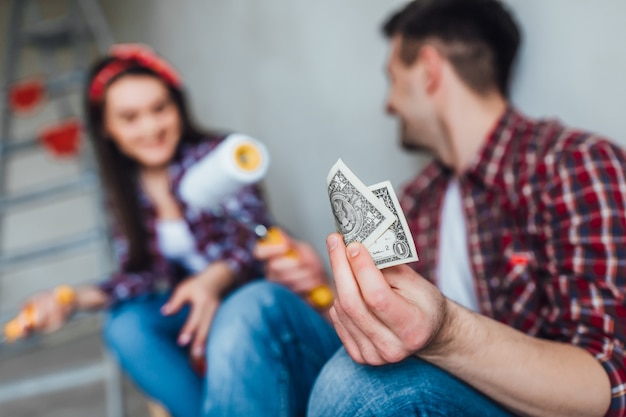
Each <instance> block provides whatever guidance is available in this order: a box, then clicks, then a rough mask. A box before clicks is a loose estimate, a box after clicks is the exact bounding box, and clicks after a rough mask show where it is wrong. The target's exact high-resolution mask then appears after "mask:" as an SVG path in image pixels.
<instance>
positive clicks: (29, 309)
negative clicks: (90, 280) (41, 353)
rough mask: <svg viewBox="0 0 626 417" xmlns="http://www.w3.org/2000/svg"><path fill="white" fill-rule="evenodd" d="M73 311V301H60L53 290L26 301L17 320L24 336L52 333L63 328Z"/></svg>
mask: <svg viewBox="0 0 626 417" xmlns="http://www.w3.org/2000/svg"><path fill="white" fill-rule="evenodd" d="M74 310H76V302H75V300H74V299H72V300H63V299H60V298H59V296H58V294H57V292H56V291H55V290H49V291H43V292H40V293H38V294H35V295H34V296H32V297H30V298H29V299H27V300H26V302H25V303H24V304H23V305H22V310H21V313H20V316H18V318H17V320H18V321H19V322H20V324H21V325H23V329H22V330H23V331H24V333H26V334H27V333H29V332H43V333H52V332H54V331H57V330H59V329H60V328H62V327H63V325H64V324H65V323H66V322H67V320H68V318H69V317H70V316H71V315H72V313H73V312H74ZM26 316H29V317H28V318H27V317H26ZM22 317H23V319H22ZM31 318H32V319H31Z"/></svg>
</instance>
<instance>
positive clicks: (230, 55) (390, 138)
mask: <svg viewBox="0 0 626 417" xmlns="http://www.w3.org/2000/svg"><path fill="white" fill-rule="evenodd" d="M507 2H508V3H509V4H510V5H511V7H512V9H513V11H514V12H515V14H516V15H517V17H518V19H519V21H520V23H521V25H522V28H523V32H524V35H525V43H524V45H523V48H522V51H521V59H520V61H519V65H518V71H517V77H516V79H515V83H514V88H513V101H514V103H515V104H516V105H518V106H519V107H520V108H521V109H522V110H523V111H525V112H527V113H528V114H531V115H533V116H556V117H558V118H560V119H562V120H563V121H565V122H567V123H568V124H572V125H575V126H579V127H583V128H586V129H591V130H593V131H597V132H601V133H604V134H606V135H609V136H611V137H612V138H614V139H615V140H616V141H618V142H620V143H621V144H623V145H626V122H625V121H624V116H623V114H622V113H623V112H624V110H625V109H626V80H625V77H626V75H625V74H626V53H625V52H624V45H625V44H626V26H625V25H624V24H623V22H624V21H625V20H624V19H625V18H626V2H625V1H623V0H508V1H507ZM42 3H43V4H44V5H45V6H46V8H47V10H48V12H49V13H50V14H54V13H55V12H57V11H56V9H60V8H61V5H62V4H63V3H64V2H63V1H62V0H47V1H45V2H42ZM101 3H102V5H103V7H104V9H105V12H106V15H107V18H108V20H109V22H110V24H111V26H112V28H113V31H114V34H115V36H116V38H117V40H118V41H124V42H128V41H132V42H146V43H149V44H152V45H153V46H154V47H155V48H156V49H157V50H158V51H159V52H161V53H162V54H163V55H165V56H166V57H168V58H169V59H170V60H171V61H172V62H173V63H174V64H175V66H176V67H178V68H179V70H180V71H181V72H182V74H183V76H184V77H185V80H186V84H187V86H188V87H189V93H190V98H191V102H192V105H193V109H194V113H195V115H196V117H197V119H198V120H199V121H200V122H201V123H202V124H204V125H206V126H211V127H220V128H226V129H231V130H237V131H241V132H245V133H248V134H251V135H254V136H256V137H257V138H259V139H260V140H262V141H264V142H265V143H266V144H267V145H268V146H269V148H270V151H271V153H272V157H273V164H272V167H271V170H270V173H269V175H268V178H267V183H266V186H267V189H268V191H269V198H270V202H271V206H272V209H273V212H274V215H275V217H276V218H277V220H278V222H280V223H281V224H283V225H284V226H286V227H287V228H288V229H290V230H291V231H292V232H293V233H295V234H296V235H298V236H300V237H302V238H304V239H307V240H309V241H311V242H313V243H314V244H315V245H316V247H317V248H318V249H319V250H320V252H321V253H323V254H324V256H325V251H324V239H325V237H326V235H327V234H328V233H329V232H330V231H332V229H333V224H332V220H331V214H330V208H329V204H328V199H327V195H326V190H325V177H326V173H327V172H328V169H329V168H330V166H331V165H332V164H333V163H334V162H335V160H336V159H337V158H339V157H341V158H343V159H344V160H345V161H346V162H347V163H348V164H349V165H350V166H351V167H352V168H353V169H354V171H355V172H356V173H357V174H358V175H359V176H360V177H361V178H362V179H363V180H364V182H366V183H374V182H377V181H381V180H384V179H390V180H391V181H392V182H393V184H394V185H395V186H396V188H399V186H400V185H401V184H402V183H403V182H405V181H406V180H408V179H409V178H411V177H412V176H413V175H414V174H415V173H416V172H417V171H418V170H419V169H420V167H421V166H422V165H423V163H424V160H423V159H420V158H418V157H416V156H408V155H404V154H403V153H402V152H401V151H400V150H399V148H398V147H397V145H396V143H397V135H396V125H395V122H394V121H393V120H391V119H390V118H388V117H387V116H385V115H384V113H383V103H384V97H385V92H386V80H385V76H384V73H383V65H384V60H385V55H386V53H387V45H386V42H385V41H384V40H383V39H382V37H381V36H380V34H379V27H380V24H381V22H382V21H383V19H384V18H385V17H386V16H387V15H388V14H389V13H390V12H391V11H392V10H394V9H395V8H396V7H397V6H399V5H400V4H402V3H403V1H399V0H393V1H380V0H340V1H338V0H332V1H331V0H318V1H302V0H264V1H258V0H176V1H174V0H102V1H101ZM7 4H8V0H0V40H2V41H1V42H0V53H2V52H3V49H4V47H5V39H6V38H5V36H4V34H5V32H6V19H5V18H6V11H7ZM1 56H2V55H0V59H1ZM26 58H27V59H26V61H27V67H28V66H29V65H31V66H33V68H32V72H37V71H38V69H37V68H36V66H35V64H36V61H35V59H34V57H33V55H32V53H31V54H28V55H27V57H26ZM2 69H3V66H2V62H0V72H2ZM49 115H50V110H49V109H44V110H43V111H41V112H40V113H38V114H37V115H36V117H35V118H34V119H24V120H21V121H20V124H19V126H18V130H19V131H21V132H24V133H25V134H26V133H27V132H29V131H32V130H33V129H34V127H35V126H37V125H38V123H40V122H43V121H44V120H45V119H46V118H47V117H48V116H49ZM75 172H76V167H75V166H74V165H73V164H72V163H71V162H69V161H65V162H59V161H54V160H52V159H51V158H50V157H49V156H47V155H46V154H45V153H41V152H40V153H33V154H30V155H26V156H25V157H23V158H21V159H19V160H16V161H15V163H14V164H13V165H12V175H11V178H10V184H9V185H10V187H11V189H19V188H23V187H27V186H30V185H34V184H37V183H40V181H42V180H44V181H45V180H50V179H62V178H66V177H71V176H72V175H74V174H75ZM87 207H88V205H87V204H86V202H85V201H83V200H81V199H80V198H77V199H75V200H74V201H69V202H65V203H58V204H57V205H55V206H53V207H48V208H46V209H45V210H44V208H33V209H31V210H29V211H25V212H22V213H18V214H16V215H14V216H13V217H9V218H7V231H8V232H9V233H8V234H7V235H6V236H4V237H3V245H4V246H5V247H9V248H19V247H24V246H26V245H28V244H31V243H33V242H41V241H45V240H49V239H52V238H54V237H55V236H62V235H64V234H68V233H69V232H73V231H77V230H78V229H81V228H86V227H88V226H89V223H90V218H89V214H88V211H87V210H88V208H87ZM44 211H45V212H44ZM93 265H94V262H93V260H92V259H91V258H90V257H89V256H87V255H85V256H82V257H74V258H72V259H69V260H63V261H62V260H55V261H54V262H50V263H48V264H47V265H46V266H45V268H44V267H43V266H40V265H30V266H29V268H27V269H24V270H19V271H11V272H10V274H8V275H7V274H4V275H3V277H2V280H3V283H2V289H3V292H2V296H1V297H0V298H1V299H0V309H1V307H2V305H3V306H4V307H5V308H6V307H7V305H16V304H17V302H18V301H19V299H21V298H22V297H23V296H24V295H25V294H28V293H29V292H32V291H33V290H35V289H37V288H41V287H46V286H49V285H50V283H53V282H63V281H70V282H75V281H80V280H85V279H88V278H92V277H93V276H94V274H95V272H94V271H93V268H94V267H93ZM7 303H9V304H7Z"/></svg>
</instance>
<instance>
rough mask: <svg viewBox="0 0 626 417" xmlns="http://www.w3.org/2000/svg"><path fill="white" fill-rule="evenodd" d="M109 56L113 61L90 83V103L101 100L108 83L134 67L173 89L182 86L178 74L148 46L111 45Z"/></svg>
mask: <svg viewBox="0 0 626 417" xmlns="http://www.w3.org/2000/svg"><path fill="white" fill-rule="evenodd" d="M109 56H111V57H112V58H114V59H113V60H112V61H111V62H109V63H108V64H107V65H105V66H104V67H103V68H102V69H101V70H100V71H99V72H98V73H97V74H96V75H95V76H94V77H93V80H92V81H91V85H90V86H89V100H90V101H100V100H102V99H103V98H104V91H105V89H106V87H107V86H108V84H109V82H110V81H111V80H112V79H113V78H114V77H116V76H117V75H119V74H120V73H121V72H123V71H124V70H126V69H127V68H130V67H132V66H135V65H139V66H142V67H146V68H148V69H151V70H152V71H154V72H155V73H156V74H157V75H158V76H160V77H161V78H163V79H164V80H165V82H167V83H168V84H170V85H172V86H174V87H178V88H180V87H181V86H182V80H181V78H180V75H178V72H177V71H176V70H175V69H174V68H173V67H172V66H171V65H170V64H168V63H167V62H166V61H165V60H164V59H162V58H161V57H159V56H158V55H157V54H155V53H154V51H152V49H150V48H149V47H148V46H145V45H141V44H118V45H113V46H112V47H111V49H110V51H109Z"/></svg>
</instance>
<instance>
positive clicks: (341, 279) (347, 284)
mask: <svg viewBox="0 0 626 417" xmlns="http://www.w3.org/2000/svg"><path fill="white" fill-rule="evenodd" d="M326 246H327V248H328V256H329V257H330V267H331V269H332V270H333V277H334V279H335V286H336V288H337V297H338V298H340V299H343V300H350V301H351V303H359V302H361V293H360V292H359V288H358V286H357V284H356V280H355V278H354V274H353V273H352V268H351V267H350V263H349V262H348V259H347V255H346V247H345V245H344V243H343V239H342V238H341V235H339V234H338V233H333V234H331V235H330V236H328V238H327V239H326ZM348 313H350V311H348Z"/></svg>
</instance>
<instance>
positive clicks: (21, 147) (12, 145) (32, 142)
mask: <svg viewBox="0 0 626 417" xmlns="http://www.w3.org/2000/svg"><path fill="white" fill-rule="evenodd" d="M0 146H2V147H3V149H2V152H3V153H4V154H5V155H8V154H12V153H15V152H20V151H26V150H29V149H33V148H36V147H37V146H39V139H37V138H31V139H22V140H9V139H7V138H5V139H3V140H2V144H1V145H0Z"/></svg>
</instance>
